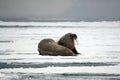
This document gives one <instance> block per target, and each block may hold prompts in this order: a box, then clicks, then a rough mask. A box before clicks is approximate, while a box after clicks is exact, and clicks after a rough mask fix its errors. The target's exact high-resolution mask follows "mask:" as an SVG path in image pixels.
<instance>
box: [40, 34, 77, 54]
mask: <svg viewBox="0 0 120 80" xmlns="http://www.w3.org/2000/svg"><path fill="white" fill-rule="evenodd" d="M76 40H77V35H76V34H73V33H67V34H65V35H64V36H63V37H61V38H60V39H59V41H58V42H55V41H54V40H53V39H43V40H42V41H40V43H39V44H38V51H39V55H51V56H58V55H60V56H75V55H77V54H79V53H78V52H77V50H76V48H75V41H76Z"/></svg>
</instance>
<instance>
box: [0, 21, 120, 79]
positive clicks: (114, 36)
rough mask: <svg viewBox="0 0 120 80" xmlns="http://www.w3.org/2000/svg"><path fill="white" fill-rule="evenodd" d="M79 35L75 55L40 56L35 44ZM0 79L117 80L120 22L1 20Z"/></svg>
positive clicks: (118, 76) (119, 61)
mask: <svg viewBox="0 0 120 80" xmlns="http://www.w3.org/2000/svg"><path fill="white" fill-rule="evenodd" d="M69 32H72V33H76V34H77V36H78V43H79V44H78V45H76V48H77V51H78V52H79V53H82V55H78V56H41V55H38V51H37V46H38V43H39V42H40V41H41V40H42V39H45V38H52V39H54V40H55V41H58V40H59V39H60V37H62V36H63V35H64V34H66V33H69ZM0 80H120V21H99V22H95V21H94V22H84V21H80V22H79V21H77V22H4V21H0Z"/></svg>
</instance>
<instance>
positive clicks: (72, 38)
mask: <svg viewBox="0 0 120 80" xmlns="http://www.w3.org/2000/svg"><path fill="white" fill-rule="evenodd" d="M58 44H59V45H62V46H64V47H67V48H69V49H71V50H72V51H73V53H75V54H79V53H78V52H77V50H76V48H75V44H78V42H77V35H76V34H74V33H67V34H65V35H64V36H63V37H61V38H60V40H59V41H58Z"/></svg>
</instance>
